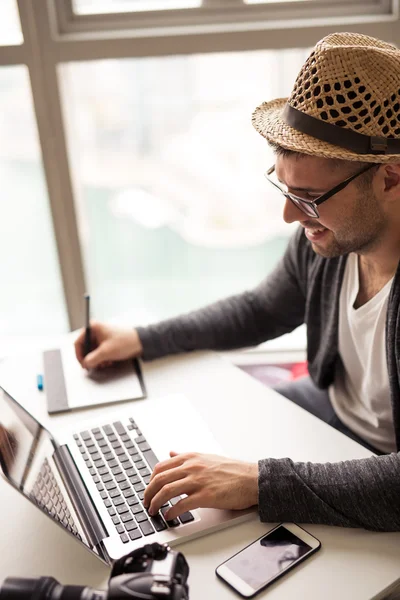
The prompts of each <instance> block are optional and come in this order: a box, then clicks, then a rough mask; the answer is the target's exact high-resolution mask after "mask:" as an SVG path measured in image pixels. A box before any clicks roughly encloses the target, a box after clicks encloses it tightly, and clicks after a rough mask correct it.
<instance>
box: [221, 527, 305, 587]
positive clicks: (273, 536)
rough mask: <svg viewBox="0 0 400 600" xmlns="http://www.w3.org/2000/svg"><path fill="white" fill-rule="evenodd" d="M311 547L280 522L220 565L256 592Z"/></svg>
mask: <svg viewBox="0 0 400 600" xmlns="http://www.w3.org/2000/svg"><path fill="white" fill-rule="evenodd" d="M312 550H313V548H312V546H309V545H308V544H307V543H306V542H304V541H303V540H301V539H300V538H299V537H297V536H296V535H295V534H294V533H292V532H291V531H289V530H288V529H286V527H284V526H283V525H280V526H279V527H277V528H276V529H273V530H272V531H271V532H269V533H268V534H267V535H265V536H264V537H262V538H260V539H259V540H256V541H255V542H253V543H252V544H250V546H247V548H244V550H242V551H240V552H239V553H238V554H236V555H235V556H233V557H232V558H230V559H229V560H227V561H226V562H225V563H224V566H225V567H226V568H227V569H229V570H230V571H232V573H233V574H234V575H235V577H237V578H238V579H241V580H242V581H244V582H245V583H246V584H247V585H248V586H249V587H250V588H251V589H252V590H253V591H254V592H256V591H258V590H259V589H260V588H263V587H264V586H265V585H266V584H267V583H269V582H270V581H271V580H273V579H275V578H276V577H277V576H279V575H280V574H282V572H283V571H285V570H286V569H288V568H290V567H291V566H292V565H293V563H294V562H296V561H297V560H299V559H300V558H301V557H302V556H304V555H305V554H307V553H309V552H311V551H312Z"/></svg>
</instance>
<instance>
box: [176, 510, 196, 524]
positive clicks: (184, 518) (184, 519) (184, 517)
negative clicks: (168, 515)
mask: <svg viewBox="0 0 400 600" xmlns="http://www.w3.org/2000/svg"><path fill="white" fill-rule="evenodd" d="M179 520H180V522H181V523H183V524H184V523H190V522H191V521H194V516H193V515H192V513H191V512H189V511H188V512H184V513H182V514H181V515H179Z"/></svg>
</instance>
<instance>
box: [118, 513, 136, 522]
mask: <svg viewBox="0 0 400 600" xmlns="http://www.w3.org/2000/svg"><path fill="white" fill-rule="evenodd" d="M121 521H122V522H123V523H128V522H129V521H133V517H132V515H131V513H125V514H123V515H122V517H121Z"/></svg>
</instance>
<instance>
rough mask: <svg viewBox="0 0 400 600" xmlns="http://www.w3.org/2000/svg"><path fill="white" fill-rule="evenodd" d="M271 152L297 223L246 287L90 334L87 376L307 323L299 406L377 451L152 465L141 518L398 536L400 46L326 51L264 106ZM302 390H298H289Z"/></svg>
mask: <svg viewBox="0 0 400 600" xmlns="http://www.w3.org/2000/svg"><path fill="white" fill-rule="evenodd" d="M253 124H254V126H255V128H256V129H257V131H259V133H260V134H261V135H263V136H264V137H265V138H266V139H267V141H268V142H269V143H270V144H272V145H273V147H274V148H275V151H276V163H275V165H274V167H272V168H270V169H269V171H268V172H267V177H268V178H269V179H270V181H271V183H273V184H274V185H276V186H278V187H279V188H280V189H281V190H282V192H283V194H284V197H285V204H284V209H283V217H284V219H285V221H286V222H288V223H289V222H294V221H298V223H299V225H300V227H299V228H298V231H297V232H296V233H295V235H294V236H293V237H292V238H291V240H290V242H289V246H288V248H287V251H286V253H285V255H284V257H283V259H282V260H281V262H280V263H279V265H278V266H277V267H276V269H275V271H274V272H273V273H272V274H271V275H270V276H269V277H267V278H266V280H265V281H263V282H262V283H261V284H260V285H259V286H258V287H257V288H256V289H255V290H252V291H249V292H245V293H243V294H239V295H237V296H233V297H231V298H228V299H226V300H222V301H220V302H217V303H215V304H213V305H211V306H209V307H207V308H204V309H202V310H199V311H195V312H192V313H190V314H188V315H185V316H181V317H178V318H176V319H170V320H167V321H164V322H161V323H158V324H156V325H152V326H150V327H147V328H138V329H137V330H134V331H118V330H115V329H111V328H108V327H107V326H105V325H101V324H94V333H95V337H96V341H97V344H98V347H97V349H95V350H94V351H93V352H92V353H91V354H89V355H88V356H87V357H86V358H83V355H82V341H83V334H82V335H81V336H80V337H79V338H78V340H77V342H76V351H77V357H78V360H80V362H81V364H82V365H83V366H84V367H95V366H98V365H101V364H107V362H108V361H112V360H119V359H124V358H128V357H130V356H135V355H142V356H143V358H144V359H145V360H146V359H153V358H157V357H160V356H163V355H167V354H172V353H177V352H184V351H190V350H196V349H205V348H210V349H215V350H222V349H231V348H238V347H244V346H250V345H255V344H258V343H260V342H262V341H264V340H267V339H271V338H274V337H277V336H279V335H282V334H284V333H287V332H289V331H291V330H293V329H294V328H295V327H297V326H298V325H300V324H301V323H304V322H305V323H306V324H307V337H308V342H307V354H308V364H309V372H310V379H308V380H305V382H302V383H300V384H295V387H292V389H286V390H284V392H285V394H286V395H287V396H288V397H289V398H291V399H292V400H293V401H295V402H297V403H299V404H301V405H302V406H306V407H307V408H308V409H309V410H311V411H312V412H313V413H314V414H316V415H318V416H320V417H321V418H323V419H324V420H326V421H327V422H331V423H332V424H333V425H334V426H336V427H337V428H338V429H340V430H341V431H344V432H345V433H347V434H348V435H351V436H352V437H354V438H355V439H358V440H361V441H362V442H363V443H365V445H367V447H370V448H374V449H375V450H376V451H377V453H378V454H379V455H378V456H371V458H368V459H363V460H350V461H345V462H341V463H337V464H329V463H328V464H311V463H293V462H292V461H291V460H290V459H289V458H283V459H268V458H266V459H263V460H260V461H259V462H258V465H257V464H251V463H245V462H239V461H233V460H229V459H225V458H221V457H216V456H209V455H200V454H176V453H174V452H171V459H169V460H167V461H164V462H162V463H159V464H158V465H157V466H156V468H155V470H154V473H153V475H152V479H151V481H150V484H149V486H148V488H147V490H146V493H145V497H144V498H145V503H146V505H147V506H148V508H149V511H150V513H155V512H157V511H158V509H159V508H160V507H161V506H162V504H164V502H166V501H167V500H168V499H170V498H172V497H175V496H177V495H182V494H186V497H185V498H184V499H182V500H181V501H180V502H179V503H177V504H176V505H175V506H173V507H172V508H171V509H170V511H169V515H168V518H173V517H175V516H177V515H179V514H180V513H182V512H184V511H186V510H190V509H193V508H196V507H199V506H202V507H215V508H231V509H240V508H246V507H248V506H252V505H255V504H258V509H259V514H260V518H261V520H262V521H286V520H287V521H299V522H303V523H304V522H309V523H324V524H331V525H342V526H348V527H365V528H368V529H375V530H380V531H399V530H400V501H399V498H400V455H399V454H398V453H397V452H398V450H400V385H399V377H400V307H399V302H400V268H398V264H399V260H400V51H399V50H397V49H396V48H395V47H394V46H392V45H389V44H386V43H384V42H381V41H379V40H375V39H373V38H370V37H367V36H364V35H359V34H349V33H338V34H332V35H329V36H327V37H326V38H324V39H323V40H321V41H320V42H319V43H318V44H317V45H316V47H315V49H314V50H313V52H312V53H311V55H310V56H309V58H308V59H307V61H306V62H305V64H304V66H303V68H302V69H301V71H300V73H299V75H298V78H297V80H296V82H295V85H294V88H293V91H292V94H291V96H290V98H289V99H288V100H286V99H278V100H274V101H272V102H267V103H264V104H262V105H261V106H259V107H258V108H257V109H256V110H255V112H254V115H253ZM296 386H297V387H296Z"/></svg>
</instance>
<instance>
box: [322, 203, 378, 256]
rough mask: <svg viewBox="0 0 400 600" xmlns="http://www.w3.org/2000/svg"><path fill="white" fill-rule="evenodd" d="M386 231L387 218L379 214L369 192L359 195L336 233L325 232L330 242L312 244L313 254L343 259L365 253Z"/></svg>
mask: <svg viewBox="0 0 400 600" xmlns="http://www.w3.org/2000/svg"><path fill="white" fill-rule="evenodd" d="M387 228H388V218H387V216H386V215H385V214H384V213H383V211H382V209H381V207H380V205H379V203H378V201H377V199H376V196H375V195H374V194H373V193H372V192H360V195H359V197H358V199H357V201H356V203H355V205H354V209H353V211H352V213H351V215H350V216H349V217H348V218H347V219H346V221H344V223H343V226H342V227H338V229H337V231H335V232H333V231H332V230H330V231H329V234H328V235H330V237H331V241H330V242H329V244H327V245H326V246H322V245H321V246H319V245H318V244H315V243H313V244H312V248H313V250H314V252H316V253H317V254H319V255H320V256H323V257H324V258H335V257H337V256H344V255H345V254H350V252H356V253H357V254H367V253H369V252H371V251H372V250H374V249H375V248H376V247H377V246H379V244H380V243H381V240H382V239H383V237H384V234H385V232H386V231H387Z"/></svg>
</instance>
